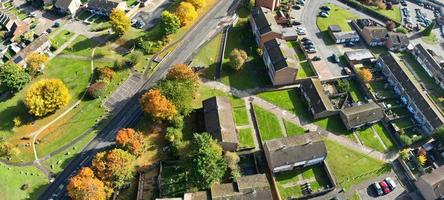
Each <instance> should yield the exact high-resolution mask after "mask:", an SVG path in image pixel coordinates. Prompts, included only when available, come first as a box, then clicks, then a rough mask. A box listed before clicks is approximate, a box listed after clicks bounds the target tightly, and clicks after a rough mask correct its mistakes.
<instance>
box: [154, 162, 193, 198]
mask: <svg viewBox="0 0 444 200" xmlns="http://www.w3.org/2000/svg"><path fill="white" fill-rule="evenodd" d="M161 177H162V179H161V185H160V187H161V188H162V194H161V195H162V196H166V197H179V196H181V195H183V193H185V192H186V189H187V185H186V174H185V169H184V168H183V167H182V166H180V164H178V165H177V166H174V165H166V164H163V168H162V174H161Z"/></svg>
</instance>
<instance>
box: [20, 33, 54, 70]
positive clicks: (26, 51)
mask: <svg viewBox="0 0 444 200" xmlns="http://www.w3.org/2000/svg"><path fill="white" fill-rule="evenodd" d="M47 42H48V43H49V39H48V35H47V34H42V35H40V36H39V37H38V38H37V39H35V40H34V41H32V43H31V44H29V45H28V46H26V47H25V48H24V49H22V50H21V51H20V52H18V53H17V54H16V55H14V57H12V59H11V60H12V61H13V62H14V63H20V62H21V61H22V60H25V59H26V57H28V55H29V54H31V53H32V52H34V51H36V50H37V49H38V48H40V47H41V46H43V45H44V44H45V43H47ZM39 53H40V52H39Z"/></svg>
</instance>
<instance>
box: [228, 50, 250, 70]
mask: <svg viewBox="0 0 444 200" xmlns="http://www.w3.org/2000/svg"><path fill="white" fill-rule="evenodd" d="M247 59H248V55H247V52H245V51H244V50H242V49H237V48H235V49H233V50H232V51H231V53H230V65H231V67H232V68H233V69H234V70H236V71H239V70H241V69H242V68H243V67H244V64H245V62H246V61H247Z"/></svg>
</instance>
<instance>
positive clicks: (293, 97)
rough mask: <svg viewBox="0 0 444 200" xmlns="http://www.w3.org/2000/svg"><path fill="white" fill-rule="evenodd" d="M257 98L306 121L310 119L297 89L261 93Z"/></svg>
mask: <svg viewBox="0 0 444 200" xmlns="http://www.w3.org/2000/svg"><path fill="white" fill-rule="evenodd" d="M257 96H259V97H260V98H262V99H264V100H266V101H268V102H270V103H272V104H274V105H276V106H278V107H280V108H282V109H284V110H288V111H291V112H293V113H294V114H295V115H297V116H299V117H300V118H302V119H304V120H306V121H308V120H310V118H311V116H310V113H309V111H308V110H307V105H306V103H305V100H304V99H303V97H302V94H301V91H300V90H299V89H289V90H279V91H272V92H263V93H260V94H258V95H257Z"/></svg>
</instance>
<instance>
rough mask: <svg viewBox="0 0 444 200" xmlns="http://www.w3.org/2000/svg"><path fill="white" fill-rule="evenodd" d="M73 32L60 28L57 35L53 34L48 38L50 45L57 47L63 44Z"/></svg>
mask: <svg viewBox="0 0 444 200" xmlns="http://www.w3.org/2000/svg"><path fill="white" fill-rule="evenodd" d="M73 36H74V34H73V33H72V32H70V31H68V30H61V31H60V32H59V33H58V34H57V35H54V36H52V37H51V38H50V41H51V45H52V46H53V47H54V48H56V49H58V48H60V46H62V45H63V44H65V42H67V41H68V40H69V39H70V38H71V37H73Z"/></svg>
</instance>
